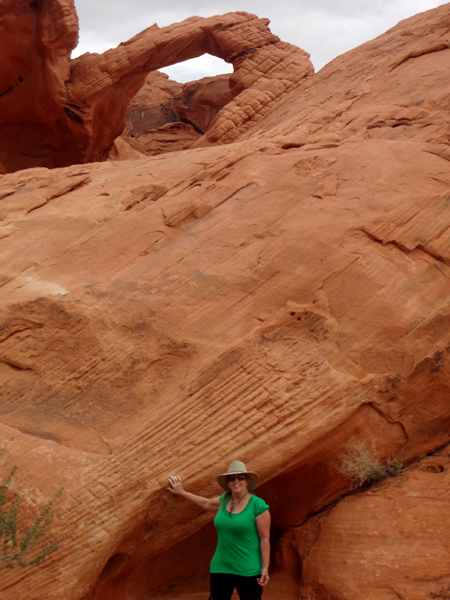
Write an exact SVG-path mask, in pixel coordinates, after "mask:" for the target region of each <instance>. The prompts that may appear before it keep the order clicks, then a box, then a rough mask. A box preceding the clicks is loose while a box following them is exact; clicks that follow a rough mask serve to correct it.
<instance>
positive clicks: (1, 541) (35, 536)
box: [0, 438, 63, 571]
mask: <svg viewBox="0 0 450 600" xmlns="http://www.w3.org/2000/svg"><path fill="white" fill-rule="evenodd" d="M12 439H14V438H11V440H9V441H8V442H6V443H5V444H3V446H2V447H1V448H0V456H1V455H2V454H3V453H4V452H5V450H6V448H7V446H8V443H9V442H10V441H12ZM16 471H17V467H13V468H12V469H11V472H10V473H9V476H8V478H7V479H6V481H5V482H4V483H3V484H2V485H1V486H0V561H2V562H0V571H1V570H3V569H13V568H14V567H16V566H17V567H29V566H31V565H37V564H39V563H40V562H41V561H43V560H44V558H46V557H47V556H48V555H49V554H50V553H51V552H53V551H54V550H56V549H57V548H58V544H52V545H50V546H47V547H44V548H42V545H41V547H40V548H38V549H37V550H36V551H35V552H34V553H33V554H31V556H30V553H31V552H32V550H33V549H34V548H35V546H36V543H37V542H38V541H39V540H41V538H43V537H44V534H45V531H46V529H47V527H48V526H49V525H50V523H51V522H52V520H53V516H54V515H53V513H52V506H53V504H54V503H55V501H56V500H57V499H58V498H59V496H60V495H61V493H62V490H63V488H61V489H60V490H59V491H58V492H57V493H56V494H55V496H54V497H53V498H52V499H51V500H50V501H49V502H47V504H46V505H45V506H44V508H43V509H42V510H41V512H40V514H39V515H38V517H37V518H36V519H35V520H34V522H33V524H32V526H31V528H30V529H29V531H28V532H27V533H25V534H24V535H23V537H22V539H19V534H18V529H22V528H21V527H20V526H19V524H18V522H17V513H18V508H19V502H20V497H18V498H16V499H15V500H14V501H11V500H8V498H7V496H8V490H9V488H10V486H11V483H12V480H13V477H14V474H15V472H16ZM41 541H42V540H41ZM2 563H3V564H2Z"/></svg>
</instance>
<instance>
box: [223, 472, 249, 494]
mask: <svg viewBox="0 0 450 600" xmlns="http://www.w3.org/2000/svg"><path fill="white" fill-rule="evenodd" d="M227 483H228V487H229V488H230V491H231V492H235V493H236V492H237V493H239V492H242V493H243V494H245V492H246V491H247V488H248V479H247V476H246V475H229V476H228V477H227Z"/></svg>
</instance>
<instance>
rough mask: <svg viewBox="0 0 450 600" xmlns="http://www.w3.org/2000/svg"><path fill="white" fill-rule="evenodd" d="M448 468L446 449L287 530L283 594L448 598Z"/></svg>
mask: <svg viewBox="0 0 450 600" xmlns="http://www.w3.org/2000/svg"><path fill="white" fill-rule="evenodd" d="M449 468H450V459H449V458H448V449H447V451H446V454H444V455H442V454H441V455H437V456H433V457H429V458H428V457H427V458H425V459H423V460H421V461H419V462H418V463H417V464H416V465H414V466H413V467H411V468H409V469H407V471H405V473H404V474H403V475H402V476H401V477H399V478H397V479H392V478H391V479H387V480H386V481H383V482H380V483H378V484H377V485H375V486H373V487H372V488H371V489H370V490H369V491H367V492H364V493H359V494H356V495H354V496H350V497H348V498H346V499H345V500H343V501H342V502H340V503H339V504H338V505H337V506H336V507H334V508H332V509H331V510H329V511H327V512H326V513H324V514H323V515H319V516H317V517H313V518H312V519H310V520H309V521H308V523H307V524H306V525H304V526H303V527H300V528H297V529H292V530H290V531H289V532H288V533H286V534H285V535H284V536H283V538H282V540H281V541H280V544H279V548H278V562H279V564H280V567H281V565H283V566H284V568H285V577H284V581H285V584H284V585H285V586H286V587H285V594H286V596H285V597H288V598H289V597H291V598H301V599H302V600H308V599H309V598H327V597H329V598H339V599H340V598H345V599H346V600H360V599H362V598H367V600H372V599H375V598H376V599H379V598H386V599H388V598H408V600H423V598H446V597H447V596H448V594H449V589H450V577H449V575H448V563H449V560H450V543H449V537H448V529H449V526H450V523H449V518H450V517H449V514H450V511H449V506H448V503H449V500H448V490H449V489H450V475H449V473H450V470H449ZM279 571H280V576H281V572H282V570H281V568H280V569H279ZM300 573H301V580H299V578H298V575H299V574H300ZM296 576H297V577H296ZM296 578H297V581H298V584H299V585H298V584H297V585H295V580H296ZM280 583H281V582H280ZM286 584H288V585H289V584H290V589H289V588H288V587H287V585H286ZM269 597H271V596H270V594H269ZM275 597H276V596H275ZM278 597H279V596H278Z"/></svg>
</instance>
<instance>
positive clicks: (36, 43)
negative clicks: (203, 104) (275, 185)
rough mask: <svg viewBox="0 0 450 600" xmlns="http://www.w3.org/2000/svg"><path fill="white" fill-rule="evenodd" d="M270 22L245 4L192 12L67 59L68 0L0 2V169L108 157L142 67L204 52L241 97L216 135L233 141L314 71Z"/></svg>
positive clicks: (144, 71) (71, 13)
mask: <svg viewBox="0 0 450 600" xmlns="http://www.w3.org/2000/svg"><path fill="white" fill-rule="evenodd" d="M268 23H269V21H268V20H267V19H258V18H257V17H256V16H255V15H250V14H247V13H244V12H239V13H229V14H227V15H223V16H222V17H211V18H206V19H204V18H200V17H192V18H190V19H187V20H186V21H183V22H182V23H178V24H175V25H172V26H170V27H163V28H161V29H160V28H159V27H158V26H157V25H153V26H152V27H149V28H148V29H146V30H145V31H143V32H142V33H140V34H138V35H136V36H135V37H134V38H132V39H131V40H128V41H127V42H125V43H123V44H120V46H118V47H117V48H114V49H112V50H108V51H107V52H105V53H104V54H101V55H99V54H89V53H87V54H84V55H83V56H80V57H78V58H76V59H74V60H71V59H70V53H71V51H72V50H73V49H74V48H75V46H76V43H77V38H78V22H77V17H76V12H75V7H74V4H73V0H36V1H35V2H31V3H30V2H14V3H13V2H11V0H0V24H1V26H2V29H3V31H4V32H5V33H4V34H3V36H2V40H1V41H0V50H1V52H2V56H5V57H10V60H4V61H3V62H2V66H1V67H0V74H1V76H0V80H1V81H3V82H4V84H3V85H4V89H2V90H0V114H1V121H0V131H1V134H2V136H1V138H0V172H3V173H6V172H13V171H18V170H20V169H24V168H31V167H49V168H52V167H63V166H67V165H72V164H76V163H87V162H91V161H101V160H104V159H106V158H107V157H108V154H109V152H110V150H111V148H112V146H113V144H114V140H115V139H116V138H117V137H118V136H119V135H120V134H121V133H122V131H123V129H124V127H125V116H126V110H127V105H128V103H129V101H130V100H131V99H132V98H133V96H134V95H135V94H136V93H137V92H138V91H139V89H140V88H141V87H142V85H143V84H144V81H145V78H146V76H147V75H148V73H149V72H150V71H155V70H157V69H159V68H162V67H166V66H169V65H172V64H175V63H177V62H182V61H184V60H188V59H190V58H195V57H197V56H201V55H202V54H205V53H209V54H212V55H213V56H217V57H219V58H222V59H223V60H225V61H227V62H231V63H233V66H234V69H235V73H234V76H233V78H232V79H231V84H232V86H233V94H234V95H237V94H240V95H241V96H242V98H241V100H239V101H238V105H239V107H238V109H237V110H235V108H233V111H235V112H236V115H235V117H234V118H233V119H231V120H230V118H229V114H228V113H226V114H225V115H224V117H223V118H221V119H220V121H219V125H218V127H219V129H218V130H216V129H214V132H213V134H212V135H213V137H214V139H215V140H216V141H217V140H218V139H219V137H223V141H224V142H226V141H229V140H232V139H235V138H236V136H238V135H239V133H242V132H243V131H245V130H247V129H248V127H249V125H250V124H252V123H250V120H251V119H254V118H258V116H262V115H263V114H265V112H267V110H268V109H269V108H270V107H272V106H273V105H274V104H275V103H276V102H277V100H278V99H281V98H282V97H283V96H285V95H286V93H288V92H289V91H291V90H292V89H294V88H295V87H296V86H297V85H298V84H299V82H300V81H301V80H302V79H303V78H304V77H305V76H306V75H307V74H309V73H311V72H312V71H313V67H312V65H311V62H310V61H309V59H308V56H309V55H307V54H306V53H305V52H304V51H303V50H300V49H299V48H297V47H296V46H291V45H290V44H286V43H284V42H281V41H280V40H279V38H277V37H276V36H274V35H273V34H272V33H271V32H270V30H269V28H268ZM23 39H26V40H27V43H26V44H23ZM268 87H270V90H267V88H268ZM249 88H251V89H253V92H252V93H250V95H245V94H244V95H242V94H241V92H243V91H248V89H249ZM224 119H225V120H224Z"/></svg>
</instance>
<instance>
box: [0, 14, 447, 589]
mask: <svg viewBox="0 0 450 600" xmlns="http://www.w3.org/2000/svg"><path fill="white" fill-rule="evenodd" d="M247 17H248V16H246V17H245V19H247ZM236 18H237V17H233V18H232V17H226V19H230V20H231V27H230V28H229V29H230V30H231V31H233V28H234V27H235V25H234V24H233V23H235V20H234V19H236ZM239 18H241V15H239ZM242 18H243V19H244V17H242ZM189 22H190V23H191V25H192V24H196V23H197V20H196V19H194V20H190V21H189ZM211 22H212V23H213V22H214V23H217V21H211ZM221 22H222V21H221ZM244 22H247V21H244ZM250 22H251V23H258V24H261V21H259V20H256V18H255V19H252V20H251V21H250ZM196 26H197V25H196ZM177 27H178V29H179V30H180V31H181V33H182V32H183V31H185V27H187V25H186V23H185V24H184V25H183V24H181V25H179V26H177ZM264 27H266V25H265V24H264ZM264 30H265V31H266V29H264ZM160 31H162V30H160ZM449 31H450V6H449V5H446V6H443V7H440V8H439V9H436V10H435V11H430V12H428V13H425V14H423V15H419V16H418V17H415V18H414V19H411V20H409V21H406V22H403V23H401V24H400V25H399V26H398V27H397V28H394V29H393V30H391V31H390V32H388V33H387V34H385V35H384V36H381V37H380V38H378V39H377V40H374V41H373V42H370V43H369V44H366V45H364V46H362V47H361V48H359V49H356V50H354V51H352V52H350V53H347V54H346V55H344V56H343V57H340V58H339V59H336V60H335V61H333V63H331V64H330V65H328V66H327V67H326V68H325V69H323V70H322V71H321V72H320V73H318V74H317V75H314V76H310V77H308V78H307V79H306V80H305V81H304V82H303V83H302V84H301V85H300V86H299V87H298V88H297V89H295V90H294V91H292V92H291V94H289V95H286V96H285V100H283V98H282V95H280V96H278V97H279V98H280V99H281V100H280V102H279V103H277V104H276V105H275V106H274V108H273V109H272V110H269V109H270V102H268V103H267V104H266V105H265V106H266V107H267V113H266V114H265V116H264V115H263V116H261V118H260V119H259V121H255V119H250V120H249V121H248V122H246V123H244V120H243V113H242V111H241V107H240V105H238V104H237V105H236V107H235V113H232V114H236V118H235V121H232V119H231V117H230V123H229V124H228V125H227V126H226V127H225V124H224V123H225V121H222V117H223V114H221V112H222V111H220V112H219V113H217V115H216V117H215V119H214V121H213V122H212V124H211V127H210V129H209V131H208V132H207V133H206V134H205V136H204V137H202V138H200V139H199V140H198V142H197V144H198V145H199V147H198V148H195V149H190V150H188V151H184V152H173V153H170V154H161V155H159V156H156V157H152V158H144V159H140V160H134V161H122V162H114V163H111V162H103V163H95V164H89V165H84V166H80V165H74V166H71V167H68V168H65V169H55V170H51V171H50V170H47V169H44V168H36V169H29V170H26V171H20V172H18V173H13V174H8V175H4V176H3V177H1V179H0V199H1V201H0V210H1V219H2V220H1V227H0V242H1V247H0V251H1V253H2V257H1V263H0V264H1V267H2V271H1V279H0V281H1V283H2V285H1V287H0V298H1V302H0V307H1V308H0V324H1V325H0V333H1V338H0V339H1V343H0V382H1V406H0V423H1V425H0V433H1V435H2V439H8V438H9V437H11V435H14V436H15V441H14V442H13V443H12V444H11V449H10V451H8V455H7V456H5V459H4V460H5V461H6V462H5V464H4V468H5V469H6V468H7V466H8V464H9V463H12V464H18V465H19V472H18V480H17V483H18V485H22V486H23V488H25V489H26V493H27V499H28V500H27V504H26V507H25V508H26V509H27V510H28V511H29V512H30V514H31V512H32V511H33V508H34V507H35V506H36V505H41V504H42V502H44V501H45V500H46V499H48V498H50V497H51V496H52V495H53V494H54V492H55V491H56V490H57V489H58V488H59V486H60V485H64V487H65V492H64V496H63V498H62V499H61V501H60V505H59V506H58V507H57V516H58V519H57V521H56V522H55V524H54V528H53V535H54V536H55V538H56V539H59V540H60V542H61V547H60V550H59V551H58V553H56V554H55V555H53V556H52V557H51V558H49V559H48V560H47V561H46V562H45V563H43V565H42V567H40V568H39V570H37V571H33V572H31V571H28V572H27V571H25V572H16V571H12V572H11V573H8V574H7V575H5V576H4V577H3V578H2V581H1V583H0V590H1V593H2V598H6V599H7V600H9V599H11V600H12V599H13V598H14V599H16V598H18V597H19V598H27V599H30V600H38V599H39V600H40V599H41V598H43V597H45V598H48V599H49V600H57V599H58V600H60V599H61V598H64V599H65V600H72V599H73V600H94V599H96V600H124V599H127V600H138V599H139V600H141V599H142V600H144V599H145V598H149V597H150V598H173V599H175V598H183V597H186V595H187V594H191V598H192V597H198V598H204V597H205V595H206V597H207V593H206V589H207V581H206V576H205V575H206V573H207V569H208V564H207V563H208V557H209V556H210V553H211V549H212V548H213V547H214V536H213V531H212V528H211V523H210V521H211V516H210V515H209V514H204V513H201V512H199V511H198V510H197V508H196V507H194V506H190V505H188V504H187V503H185V502H183V501H182V500H180V499H179V498H174V497H172V496H169V495H168V493H167V492H166V491H165V486H166V481H167V476H168V475H169V474H171V473H178V474H180V475H181V476H182V477H183V480H184V481H185V484H186V486H187V487H188V489H189V490H191V491H193V492H194V493H202V494H204V495H216V494H217V493H218V492H219V491H220V490H218V488H217V485H216V484H215V483H214V482H215V475H216V474H217V473H218V472H223V470H224V469H226V467H227V464H228V462H229V460H230V459H232V458H240V459H241V460H244V461H245V462H246V463H247V464H248V465H249V466H251V468H252V469H254V470H256V471H258V472H259V473H260V475H261V480H262V482H263V483H262V485H261V487H260V488H258V494H260V495H261V496H262V497H264V498H266V499H267V500H268V502H269V504H270V505H271V509H272V513H273V521H274V530H273V534H274V545H275V547H276V561H275V563H274V570H273V578H272V581H271V583H270V584H269V587H268V589H267V592H265V596H267V598H269V599H270V598H279V597H280V594H283V597H287V598H289V597H291V598H298V597H299V596H300V597H303V600H306V599H307V598H308V595H309V597H310V598H314V600H324V598H326V597H327V596H326V595H327V594H328V596H329V597H330V598H333V600H344V598H345V600H348V599H349V598H351V600H363V599H364V600H366V599H369V600H379V599H380V598H383V600H384V599H386V600H387V599H388V598H392V597H407V598H408V599H409V597H411V598H415V597H417V598H419V596H418V595H417V594H418V593H419V592H418V591H417V593H416V591H415V592H414V594H416V596H414V595H413V592H412V591H411V590H412V589H413V587H414V583H411V581H412V579H411V578H414V577H416V574H417V578H418V579H419V580H420V581H419V582H418V583H417V587H416V588H415V589H416V590H422V591H423V593H425V594H428V595H429V596H430V598H432V597H439V596H433V595H432V594H444V592H445V590H446V588H447V583H446V582H447V579H446V578H447V577H448V573H447V570H448V569H447V566H446V565H447V564H448V548H447V546H446V544H445V542H442V543H441V545H440V549H439V552H440V558H439V560H435V558H434V555H433V556H430V555H431V552H430V551H429V548H430V547H431V545H432V544H434V543H435V539H436V532H435V529H434V525H433V524H435V523H436V521H437V519H438V518H439V515H440V516H441V519H442V522H441V523H440V527H441V529H439V531H444V529H443V528H444V526H445V524H446V521H445V518H446V517H445V518H443V517H442V515H444V514H446V512H447V507H446V504H445V502H437V500H436V498H437V497H438V496H439V495H440V494H442V493H443V490H447V489H448V485H447V483H446V475H445V473H446V463H445V460H446V458H445V456H444V457H442V459H441V457H440V458H439V461H441V460H442V461H443V462H439V461H438V462H439V464H438V463H437V462H433V461H435V459H434V458H433V459H428V461H429V462H427V461H426V460H425V462H423V461H422V462H420V463H418V465H417V467H411V470H410V471H407V472H406V473H405V474H404V476H402V478H400V479H398V480H393V481H392V482H386V484H384V483H383V484H382V485H381V486H378V487H376V488H374V490H373V491H369V492H367V493H364V494H360V495H353V496H350V497H349V498H347V499H345V500H344V501H343V502H341V503H339V504H338V505H337V506H336V508H334V509H332V510H331V511H329V512H328V513H323V514H321V515H319V516H317V515H316V516H315V517H313V518H312V519H310V517H311V515H315V514H316V513H317V512H318V511H321V510H322V509H328V508H329V507H330V505H331V504H332V503H333V502H334V501H336V500H338V499H339V498H342V496H344V495H346V494H348V492H349V490H350V484H349V482H348V481H346V480H345V479H344V478H343V477H342V476H341V475H340V474H339V473H338V472H337V470H336V468H335V462H336V455H337V454H338V453H339V452H340V451H341V450H342V448H343V447H344V446H345V444H346V442H347V441H348V439H349V438H350V437H352V436H354V437H356V438H358V439H361V440H366V441H367V442H369V443H371V442H372V440H375V442H376V445H377V448H378V451H379V453H380V456H381V458H383V459H385V458H388V457H391V456H395V457H396V458H397V459H399V460H401V461H403V462H404V463H405V464H408V463H412V462H414V461H417V460H418V459H419V458H420V457H422V456H423V455H424V454H430V453H432V452H434V451H436V449H438V448H440V447H442V446H444V445H446V444H448V442H449V441H450V435H449V431H450V430H449V420H450V408H449V403H448V390H449V382H450V354H449V350H448V349H449V325H448V323H449V319H450V305H449V302H448V298H449V292H450V266H449V264H450V263H449V242H448V231H449V230H450V212H449V211H448V207H447V204H448V188H449V183H450V162H449V160H448V157H449V155H448V139H447V138H446V137H445V136H446V135H447V134H446V133H445V131H446V129H445V128H446V127H447V124H448V114H449V112H448V108H449V107H448V102H449V100H448V98H449V97H450V96H449V95H448V93H447V92H448V90H447V88H446V86H447V78H446V77H445V76H444V75H445V74H446V67H447V63H448V53H449V49H448V47H447V39H448V36H449ZM152 35H153V34H152ZM201 35H203V34H201ZM215 35H217V34H215ZM227 35H228V34H227ZM144 37H145V36H141V37H139V38H138V40H139V39H144ZM181 39H186V38H181ZM190 39H191V38H190ZM208 39H211V38H208ZM221 39H222V38H221ZM224 39H225V38H224ZM226 39H229V38H226ZM174 43H175V42H174ZM203 43H204V38H203V37H201V39H200V41H199V47H200V46H201V44H203ZM249 43H250V42H249ZM278 43H279V42H275V43H274V44H272V46H273V47H274V48H275V50H276V51H278V50H277V48H278V46H277V44H278ZM134 44H135V42H133V43H132V44H130V45H129V46H125V47H124V48H125V49H126V48H128V47H131V48H134V47H135V46H134ZM235 46H236V44H235V42H234V41H233V43H232V44H231V42H230V47H232V48H235ZM164 47H165V48H166V46H164ZM124 48H123V49H122V50H121V51H125V49H124ZM258 52H259V50H258ZM258 52H257V53H255V55H258ZM250 54H251V55H252V56H254V54H252V53H250ZM180 55H181V50H180ZM136 56H137V55H136ZM243 57H244V55H243ZM241 58H242V57H241ZM85 60H86V61H88V59H86V58H85ZM98 60H100V59H98V57H97V58H96V57H91V58H89V61H92V64H94V62H95V61H98ZM105 60H106V59H105ZM236 60H238V59H236ZM239 60H240V59H239ZM243 60H244V59H243ZM245 60H251V59H250V56H249V55H248V53H247V54H245ZM89 61H88V62H89ZM80 64H81V63H80ZM85 64H87V63H85ZM277 64H278V63H277ZM147 66H148V63H146V66H145V68H147ZM247 66H248V65H247ZM263 71H264V69H263V67H261V71H260V72H261V73H262V72H263ZM248 72H249V73H250V72H251V70H250V68H248ZM264 72H265V73H268V72H269V71H264ZM77 77H78V75H77ZM79 77H80V81H82V78H81V72H80V73H79ZM263 79H264V78H263V77H262V76H261V77H259V79H258V81H259V82H260V83H259V84H257V85H260V84H261V85H262V80H263ZM266 83H267V82H266ZM394 84H395V85H394ZM84 85H85V87H86V88H87V85H88V84H87V83H85V84H84ZM264 85H265V84H264ZM80 86H81V84H80ZM236 86H239V83H238V82H237V83H236ZM267 86H269V83H267ZM286 86H287V83H286ZM81 87H82V86H81ZM269 87H270V86H269ZM258 89H259V88H258ZM287 89H288V88H287V87H283V90H284V91H286V90H287ZM259 91H261V90H259ZM242 93H244V92H242ZM261 93H262V92H261ZM258 94H259V92H258ZM258 94H256V95H258ZM239 98H240V95H238V96H236V97H235V100H234V101H233V102H235V101H238V99H239ZM239 102H240V101H239ZM94 104H95V102H94V103H93V105H94ZM229 106H230V104H228V105H227V106H226V107H225V108H224V109H223V110H228V108H227V107H229ZM259 106H260V105H258V107H259ZM261 110H262V111H264V110H265V109H261ZM231 116H232V115H231ZM220 132H224V133H223V136H222V134H220ZM211 136H213V137H211ZM216 136H218V137H217V138H216ZM234 136H236V137H235V138H234ZM94 137H95V136H94ZM92 139H94V138H92ZM216 139H217V141H218V143H217V145H213V144H215V143H216V142H215V141H214V140H216ZM230 139H234V140H235V142H234V143H233V144H223V143H220V142H223V141H229V140H230ZM202 145H203V146H206V147H202ZM437 460H438V459H436V461H437ZM437 464H438V466H439V465H440V466H442V468H443V470H442V471H439V469H440V466H439V469H438V471H439V472H436V474H435V473H433V472H431V471H426V469H427V465H428V466H430V465H431V466H433V465H437ZM436 468H437V467H436ZM421 469H422V470H421ZM423 469H425V471H423ZM430 478H434V479H430ZM430 481H436V484H433V483H429V482H430ZM385 488H386V489H385ZM425 488H426V489H427V492H426V494H425V492H423V490H424V489H425ZM382 490H384V491H382ZM416 493H417V494H419V496H417V495H416V496H414V495H413V496H409V495H408V494H416ZM422 496H426V498H425V500H424V507H425V508H424V510H425V511H427V510H428V509H427V506H433V507H434V508H435V510H436V515H437V516H436V521H435V520H434V516H433V517H431V516H430V517H429V518H427V519H426V520H425V521H424V522H423V523H419V518H420V514H421V513H420V510H421V509H420V506H417V507H416V506H413V505H412V503H411V500H410V498H413V499H416V498H421V497H422ZM392 507H394V508H392ZM400 509H401V510H403V511H405V512H406V511H410V514H411V515H412V518H414V522H417V527H416V528H415V527H412V526H408V527H407V518H405V517H403V514H401V513H400ZM392 510H394V513H392V512H391V513H390V514H388V515H387V516H386V512H388V511H392ZM355 514H361V515H362V518H361V520H358V522H355ZM393 515H395V518H394V517H393ZM388 517H389V519H390V521H388ZM375 522H376V526H377V527H378V529H377V530H376V531H378V538H377V539H376V540H375V539H374V537H373V536H372V537H370V536H368V535H367V531H368V528H367V526H368V525H370V524H371V523H375ZM388 522H389V523H390V525H391V527H390V528H389V526H388V524H387V523H388ZM299 528H300V529H299ZM319 529H320V531H318V530H319ZM371 530H373V531H375V529H374V527H372V528H371ZM389 531H393V532H395V535H393V538H394V539H395V540H398V537H399V536H403V534H404V539H402V540H401V542H400V543H399V544H396V542H394V541H393V540H392V538H390V537H389V535H390V533H389ZM355 537H358V539H357V543H355V545H354V548H355V551H356V549H357V548H359V549H360V551H361V553H362V554H363V556H364V560H368V559H369V558H370V557H373V556H374V555H376V560H373V561H372V560H370V561H369V562H367V563H364V564H363V566H362V567H361V565H360V564H359V563H357V561H358V556H357V555H356V553H354V550H353V549H352V547H351V546H352V543H353V538H355ZM279 540H281V541H280V542H279V544H277V542H278V541H279ZM380 540H381V541H380ZM377 544H378V545H377ZM407 546H408V548H409V549H413V550H414V548H415V547H417V548H419V550H418V553H420V555H421V558H422V561H423V562H425V563H426V565H427V566H425V567H423V569H421V570H420V569H416V566H417V564H418V559H417V557H415V558H414V560H412V561H411V562H409V563H408V565H407V566H403V565H402V567H401V574H400V576H399V578H398V580H397V581H396V582H395V583H394V578H395V574H394V573H393V570H392V569H391V567H390V566H389V564H387V563H388V562H389V561H388V559H386V560H384V558H383V556H385V555H383V554H382V552H384V550H383V548H386V552H388V551H389V552H392V553H394V552H396V554H395V557H397V559H398V560H397V563H398V561H399V560H400V559H401V558H402V556H403V557H404V553H405V552H406V550H405V549H406V547H407ZM286 548H287V549H286ZM331 548H336V549H339V553H338V554H337V555H334V554H333V553H332V551H331ZM402 553H403V554H402ZM393 556H394V554H393ZM383 561H384V562H383ZM322 566H323V567H324V568H325V569H329V572H327V573H324V570H323V569H322ZM427 570H428V573H429V574H427ZM377 573H378V577H377ZM363 577H364V578H365V579H364V581H365V582H366V583H365V584H364V585H365V587H364V586H363V583H362V578H363ZM352 578H353V579H352ZM427 578H428V579H427ZM358 581H359V582H361V587H359V586H358ZM378 581H380V582H381V583H378ZM441 581H442V582H443V583H442V587H440V583H441ZM433 586H434V587H433ZM442 590H444V591H442ZM445 593H446V592H445ZM422 597H423V596H422ZM308 600H309V599H308Z"/></svg>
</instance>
